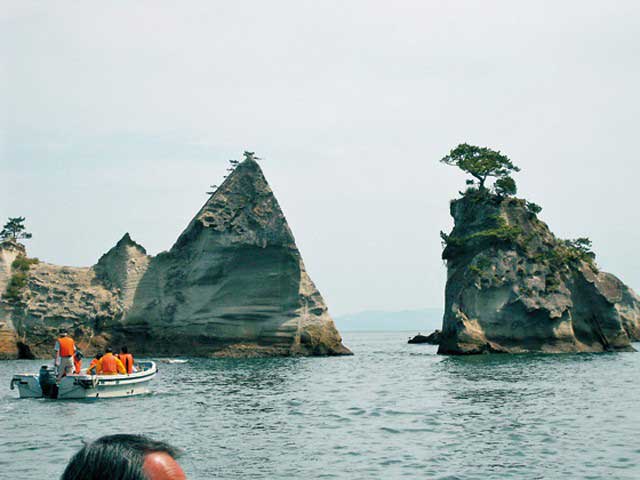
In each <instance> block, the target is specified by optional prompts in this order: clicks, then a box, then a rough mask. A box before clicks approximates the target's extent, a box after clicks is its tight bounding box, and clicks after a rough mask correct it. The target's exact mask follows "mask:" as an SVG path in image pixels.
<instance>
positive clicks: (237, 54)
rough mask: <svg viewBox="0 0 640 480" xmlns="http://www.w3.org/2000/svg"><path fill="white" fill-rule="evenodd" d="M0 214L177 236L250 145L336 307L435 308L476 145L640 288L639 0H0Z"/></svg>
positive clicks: (36, 240) (69, 244) (36, 248)
mask: <svg viewBox="0 0 640 480" xmlns="http://www.w3.org/2000/svg"><path fill="white" fill-rule="evenodd" d="M0 3H2V6H3V7H2V8H1V9H0V220H1V219H6V218H7V217H9V216H19V215H20V216H25V217H26V218H27V226H28V229H29V231H31V232H32V233H33V239H32V240H29V241H28V243H27V245H28V251H29V255H30V256H36V257H39V258H40V259H41V260H44V261H47V262H51V263H56V264H63V265H78V266H88V265H92V264H94V263H95V262H96V261H97V259H98V258H99V257H100V255H102V254H103V253H104V252H106V251H107V250H108V249H109V248H111V247H112V246H113V245H114V244H115V243H116V242H117V241H118V239H119V238H120V237H121V236H122V235H123V234H124V233H125V232H129V233H130V234H131V236H132V237H133V238H134V239H135V240H136V241H138V242H139V243H141V244H142V245H143V246H145V248H146V249H147V250H148V252H149V253H151V254H156V253H158V252H160V251H162V250H167V249H169V248H170V247H171V245H172V244H173V242H174V241H175V239H176V238H177V236H178V235H179V233H180V232H181V231H182V229H183V228H184V227H185V226H186V224H187V223H188V222H189V220H190V219H191V218H192V217H193V215H194V214H195V213H196V212H197V210H198V209H199V208H200V206H201V205H202V204H203V203H204V202H205V201H206V198H207V196H206V194H205V192H206V191H207V190H208V187H209V185H211V184H215V183H220V181H221V177H222V175H224V174H225V169H226V167H227V160H228V159H231V158H239V157H240V156H241V152H242V151H243V150H245V149H248V150H253V151H255V152H257V154H258V155H260V156H261V157H263V158H264V160H263V161H262V167H263V170H264V172H265V174H266V176H267V179H268V181H269V183H270V185H271V187H272V188H273V190H274V192H275V194H276V196H277V198H278V200H279V202H280V205H281V206H282V209H283V211H284V213H285V215H286V216H287V219H288V221H289V224H290V226H291V228H292V230H293V232H294V235H295V237H296V240H297V244H298V247H299V248H300V250H301V253H302V255H303V258H304V260H305V264H306V266H307V270H308V271H309V273H310V275H311V277H312V279H313V280H314V281H315V283H316V284H317V286H318V287H319V289H320V291H321V292H322V293H323V295H324V297H325V300H326V301H327V304H328V305H329V309H330V311H331V312H332V313H333V314H336V315H340V314H344V313H349V312H357V311H361V310H405V309H416V308H425V307H439V306H441V305H442V304H443V301H444V300H443V297H444V285H445V281H446V269H445V267H444V265H443V262H442V260H441V258H440V255H441V245H440V237H439V232H440V230H445V231H446V230H450V229H451V227H452V220H451V218H450V216H449V212H448V202H449V200H450V199H451V198H454V197H455V196H456V195H457V192H458V190H460V189H462V188H464V180H465V176H464V174H462V173H461V172H459V171H457V170H456V169H454V168H452V167H447V166H445V165H442V164H440V163H439V162H438V160H439V159H440V158H442V157H443V156H444V155H446V154H447V153H448V151H449V150H450V149H452V148H453V147H455V146H456V145H457V144H459V143H462V142H469V143H472V144H477V145H482V146H488V147H491V148H494V149H498V150H501V151H502V152H503V153H505V154H507V155H508V156H509V157H510V158H511V159H512V161H513V162H514V163H515V164H516V165H518V166H520V167H521V169H522V171H521V172H520V173H519V174H517V175H516V181H517V182H518V187H519V196H521V197H525V198H528V199H530V200H531V201H534V202H536V203H538V204H540V205H541V206H543V208H544V210H543V212H542V213H541V215H540V217H541V218H542V219H543V220H544V221H546V222H547V223H548V224H549V226H550V227H551V229H552V230H553V231H554V232H555V233H556V234H557V235H558V236H560V237H563V238H574V237H578V236H588V237H590V238H591V239H592V240H593V242H594V250H595V251H596V253H597V254H598V262H599V265H600V267H601V268H602V269H604V270H606V271H610V272H612V273H615V274H616V275H618V276H619V277H620V278H622V279H623V280H624V281H625V282H627V283H628V284H629V285H630V286H631V287H632V288H636V289H640V257H639V256H638V254H637V251H638V246H639V245H640V226H639V225H638V221H637V220H638V213H637V212H638V209H637V208H638V205H637V204H638V194H637V183H638V177H639V176H640V162H638V154H637V150H636V148H635V147H636V145H635V142H636V139H637V136H638V135H637V134H638V119H639V118H640V90H639V89H638V85H640V61H639V60H638V59H640V2H637V1H624V0H618V1H616V2H602V1H588V0H582V1H562V2H558V1H546V0H538V1H536V2H520V1H513V0H509V1H495V0H481V1H480V0H478V1H464V0H460V1H430V0H420V1H406V0H397V1H394V2H388V1H385V2H383V1H376V0H367V1H361V0H350V1H344V0H342V1H333V0H323V1H306V0H292V1H278V0H271V1H269V2H264V1H242V0H239V1H234V2H221V1H195V0H191V1H189V0H186V1H182V2H174V1H162V0H153V1H148V0H137V1H135V2H121V1H113V0H112V1H100V2H97V1H86V2H75V1H74V2H70V1H64V0H63V1H56V2H46V1H30V0H16V1H13V0H9V1H7V0H1V2H0Z"/></svg>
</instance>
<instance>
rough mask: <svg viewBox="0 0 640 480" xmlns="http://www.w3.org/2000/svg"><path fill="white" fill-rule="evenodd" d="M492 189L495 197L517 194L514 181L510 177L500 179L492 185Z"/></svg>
mask: <svg viewBox="0 0 640 480" xmlns="http://www.w3.org/2000/svg"><path fill="white" fill-rule="evenodd" d="M493 188H494V189H495V192H496V194H497V195H500V196H501V197H508V196H509V195H515V194H516V193H518V187H517V186H516V181H515V180H514V179H513V178H512V177H508V176H507V177H500V178H499V179H497V180H496V182H495V183H494V184H493Z"/></svg>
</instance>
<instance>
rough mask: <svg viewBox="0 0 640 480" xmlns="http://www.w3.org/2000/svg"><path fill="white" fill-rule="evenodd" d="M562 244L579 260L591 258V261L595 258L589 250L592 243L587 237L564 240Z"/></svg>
mask: <svg viewBox="0 0 640 480" xmlns="http://www.w3.org/2000/svg"><path fill="white" fill-rule="evenodd" d="M564 244H565V246H566V247H567V248H568V249H569V250H570V251H571V252H572V253H573V255H575V256H576V257H577V258H579V259H581V260H585V259H586V258H591V259H592V260H593V259H595V258H596V254H595V253H593V251H592V250H591V247H592V246H593V243H592V242H591V240H590V239H588V238H587V237H580V238H576V239H574V240H564ZM585 261H586V260H585Z"/></svg>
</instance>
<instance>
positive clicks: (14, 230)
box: [0, 217, 31, 242]
mask: <svg viewBox="0 0 640 480" xmlns="http://www.w3.org/2000/svg"><path fill="white" fill-rule="evenodd" d="M24 221H25V218H24V217H13V218H12V217H9V221H8V222H7V223H5V224H4V227H2V231H1V232H0V239H2V240H3V241H7V240H8V241H11V242H17V241H18V240H22V239H29V238H31V234H30V233H28V232H25V226H24Z"/></svg>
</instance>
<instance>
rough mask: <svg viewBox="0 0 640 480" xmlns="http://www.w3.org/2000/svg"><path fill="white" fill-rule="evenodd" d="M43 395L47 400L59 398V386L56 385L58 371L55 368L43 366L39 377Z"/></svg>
mask: <svg viewBox="0 0 640 480" xmlns="http://www.w3.org/2000/svg"><path fill="white" fill-rule="evenodd" d="M38 381H39V382H40V388H41V389H42V395H44V396H45V397H47V398H58V385H57V383H56V370H55V368H54V367H50V366H48V365H43V366H42V367H40V374H39V376H38Z"/></svg>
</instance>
